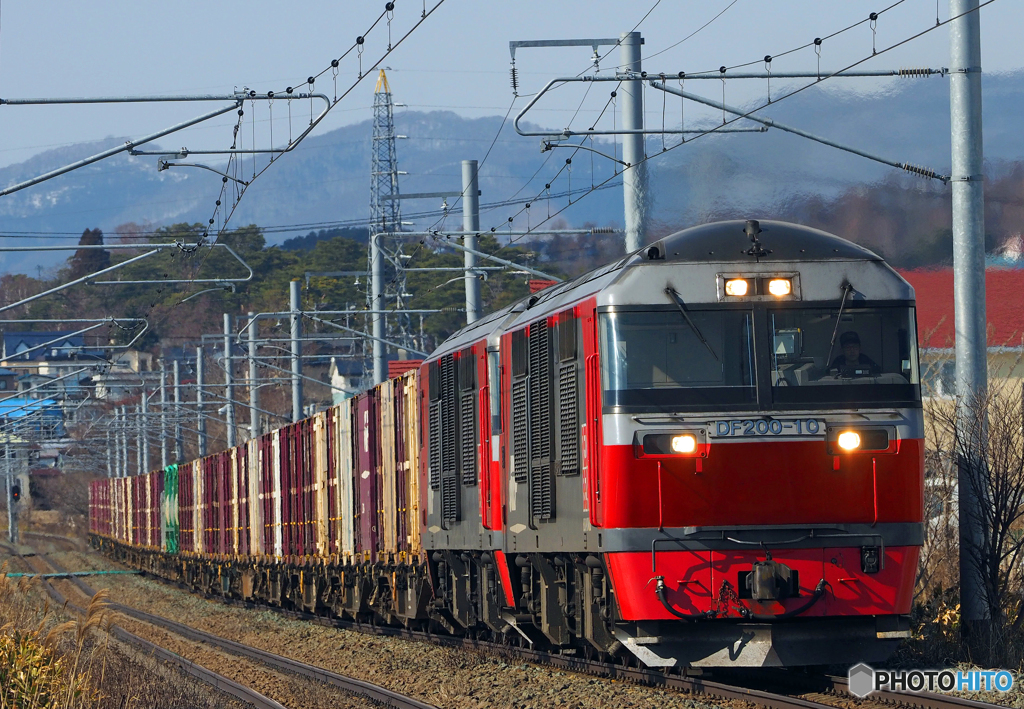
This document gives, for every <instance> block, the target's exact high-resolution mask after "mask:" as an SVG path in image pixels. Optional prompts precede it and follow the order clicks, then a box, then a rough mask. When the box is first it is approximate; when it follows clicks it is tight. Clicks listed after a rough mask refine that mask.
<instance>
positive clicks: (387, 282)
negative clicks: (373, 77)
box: [367, 69, 413, 384]
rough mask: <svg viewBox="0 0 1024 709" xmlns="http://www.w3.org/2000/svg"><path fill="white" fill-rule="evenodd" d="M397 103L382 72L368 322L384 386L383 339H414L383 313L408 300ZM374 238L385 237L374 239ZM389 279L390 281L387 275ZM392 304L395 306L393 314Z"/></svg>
mask: <svg viewBox="0 0 1024 709" xmlns="http://www.w3.org/2000/svg"><path fill="white" fill-rule="evenodd" d="M395 139H396V136H395V121H394V103H393V102H392V100H391V87H390V86H388V78H387V76H386V75H385V74H384V70H383V69H381V72H380V75H379V76H378V77H377V88H376V89H375V92H374V97H373V144H372V148H371V151H370V222H369V227H370V229H369V236H370V239H369V244H368V251H369V254H368V256H369V258H368V259H367V265H368V267H369V281H370V291H369V293H368V294H367V295H368V296H369V297H368V298H367V304H368V305H369V306H370V307H369V309H370V310H372V311H376V313H375V314H373V315H371V316H370V321H371V323H372V333H373V362H374V367H373V382H372V383H374V384H376V383H379V382H381V381H383V379H384V376H385V372H384V366H383V363H384V361H385V359H386V356H385V345H384V342H383V339H384V338H385V337H387V338H388V339H390V340H391V341H392V342H394V341H398V342H403V343H410V342H412V341H413V334H412V332H411V328H410V322H409V315H408V314H407V313H400V314H397V315H392V316H389V320H386V319H385V316H383V315H381V314H380V313H381V312H382V311H385V310H392V309H393V310H397V311H401V310H402V309H403V308H404V307H405V301H406V299H407V298H408V297H409V294H408V293H407V292H406V287H405V270H404V269H403V268H402V266H403V264H404V263H405V256H404V255H403V254H402V242H401V240H399V239H396V238H395V234H397V233H398V232H400V231H401V230H402V210H401V202H400V201H399V190H398V154H397V151H396V149H395ZM375 234H386V236H381V237H379V238H376V239H375V238H374V235H375ZM385 274H387V275H385ZM389 303H392V304H393V305H394V307H393V308H389V307H388V305H389Z"/></svg>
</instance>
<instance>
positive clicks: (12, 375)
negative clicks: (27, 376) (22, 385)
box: [0, 367, 18, 392]
mask: <svg viewBox="0 0 1024 709" xmlns="http://www.w3.org/2000/svg"><path fill="white" fill-rule="evenodd" d="M17 388H18V373H17V372H15V371H14V370H11V369H7V368H5V367H0V392H7V391H14V390H15V389H17Z"/></svg>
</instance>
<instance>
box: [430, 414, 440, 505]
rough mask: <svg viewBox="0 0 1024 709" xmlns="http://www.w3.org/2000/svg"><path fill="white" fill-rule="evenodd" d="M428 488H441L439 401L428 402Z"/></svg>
mask: <svg viewBox="0 0 1024 709" xmlns="http://www.w3.org/2000/svg"><path fill="white" fill-rule="evenodd" d="M429 415H430V423H429V428H430V434H429V435H430V439H429V440H430V444H429V445H430V458H429V462H428V465H429V469H430V470H429V473H430V489H431V490H440V489H441V402H440V401H432V402H430V414H429Z"/></svg>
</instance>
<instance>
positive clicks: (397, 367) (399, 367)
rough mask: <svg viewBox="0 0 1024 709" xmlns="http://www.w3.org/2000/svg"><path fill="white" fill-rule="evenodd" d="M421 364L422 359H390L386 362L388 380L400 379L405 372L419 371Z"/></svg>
mask: <svg viewBox="0 0 1024 709" xmlns="http://www.w3.org/2000/svg"><path fill="white" fill-rule="evenodd" d="M421 364H423V360H422V359H392V360H388V379H394V378H395V377H400V376H402V375H403V374H405V373H406V372H408V371H410V370H413V369H419V368H420V365H421Z"/></svg>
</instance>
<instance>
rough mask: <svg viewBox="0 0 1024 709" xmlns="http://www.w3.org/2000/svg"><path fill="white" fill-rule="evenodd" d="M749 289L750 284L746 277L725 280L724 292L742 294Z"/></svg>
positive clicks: (734, 294)
mask: <svg viewBox="0 0 1024 709" xmlns="http://www.w3.org/2000/svg"><path fill="white" fill-rule="evenodd" d="M748 290H750V284H749V283H747V281H746V279H743V278H733V279H732V280H730V281H726V282H725V294H726V295H731V296H744V295H746V294H747V291H748Z"/></svg>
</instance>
